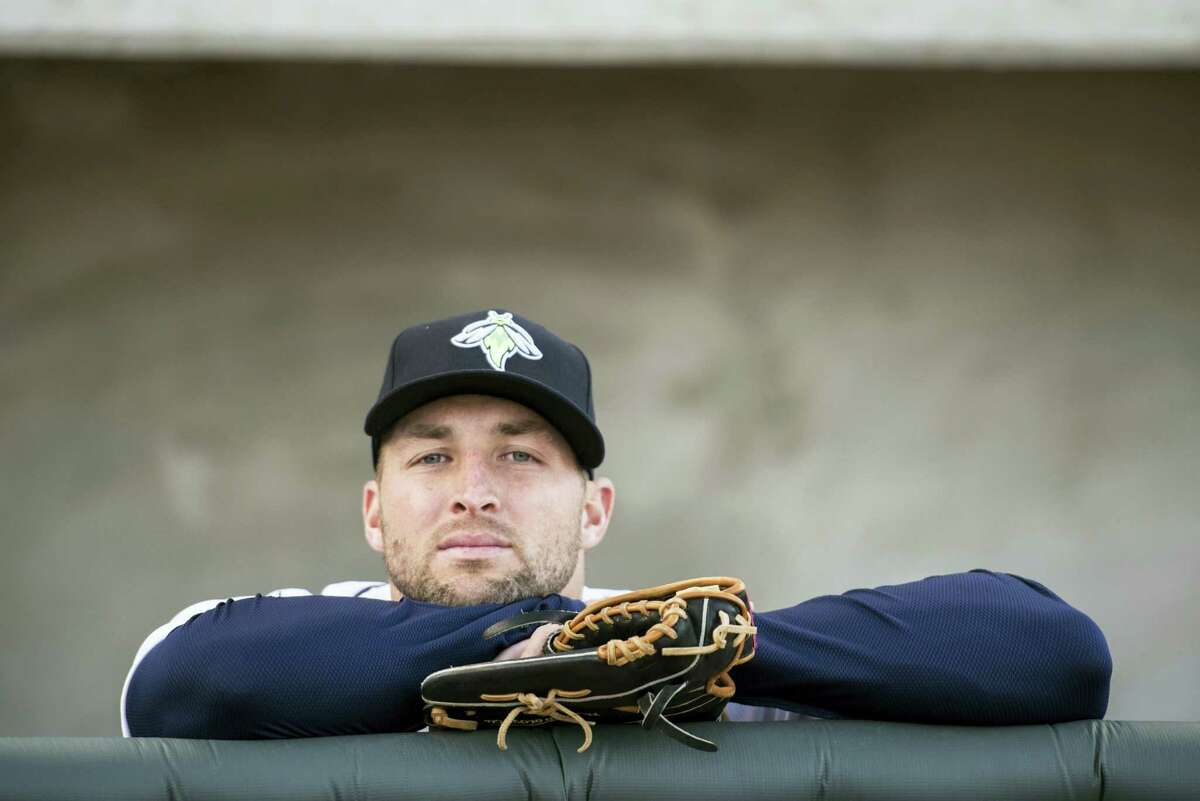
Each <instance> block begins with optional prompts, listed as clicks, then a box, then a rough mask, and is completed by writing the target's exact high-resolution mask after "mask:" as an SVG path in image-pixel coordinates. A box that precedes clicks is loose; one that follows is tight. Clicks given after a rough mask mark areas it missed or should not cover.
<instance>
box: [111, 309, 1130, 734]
mask: <svg viewBox="0 0 1200 801" xmlns="http://www.w3.org/2000/svg"><path fill="white" fill-rule="evenodd" d="M365 428H366V432H367V433H368V434H369V435H370V436H371V443H372V455H373V458H374V462H375V477H374V478H373V479H371V480H370V481H368V482H366V485H365V487H364V489H363V521H364V531H365V535H366V539H367V542H368V544H369V545H370V546H371V547H372V548H373V549H374V550H376V551H378V552H379V553H380V554H382V555H383V561H384V566H385V568H386V572H387V576H388V581H387V582H342V583H340V584H334V585H330V586H329V587H327V588H326V589H325V590H324V592H323V593H322V595H320V596H311V595H309V594H308V593H307V592H306V591H303V590H280V591H277V592H275V593H272V596H271V597H263V596H255V597H253V598H243V599H239V600H236V601H234V600H230V601H227V602H224V603H219V602H216V601H210V602H206V603H204V604H199V605H196V606H194V607H189V608H188V609H185V610H184V611H183V612H181V613H180V614H179V615H177V616H176V617H175V618H174V619H173V620H172V621H170V622H169V623H168V624H166V625H165V626H163V627H161V628H160V629H158V630H157V631H156V632H154V633H153V634H152V635H151V636H150V637H149V638H148V639H147V640H146V642H145V643H144V644H143V645H142V647H141V648H140V649H139V651H138V654H137V657H136V658H135V660H134V665H133V667H132V668H131V670H130V672H129V676H128V678H127V679H126V683H125V689H124V691H123V693H122V713H123V715H122V722H123V729H124V732H125V733H126V734H127V735H145V736H176V737H212V738H257V737H298V736H315V735H332V734H365V733H372V732H386V731H410V730H414V729H417V728H420V727H421V725H422V720H421V699H420V696H419V692H418V688H419V685H420V682H421V680H422V679H423V678H424V677H425V676H426V675H428V674H429V673H432V672H433V671H435V670H439V669H442V668H444V667H448V666H450V665H462V664H469V663H472V662H480V661H485V660H488V659H497V658H518V657H521V656H527V655H532V654H535V653H538V652H539V648H540V644H541V642H542V641H543V640H544V637H545V636H546V633H547V629H545V628H542V629H539V630H538V632H536V633H535V635H534V636H533V637H529V635H528V632H525V633H522V632H520V631H514V632H508V633H506V634H505V635H503V636H502V637H500V638H499V639H498V641H494V640H493V641H485V640H484V639H483V638H482V637H481V633H482V632H483V630H484V629H486V628H487V627H488V626H490V625H491V624H493V623H495V622H497V621H500V620H504V619H507V618H508V617H511V616H512V615H514V614H517V613H520V612H525V611H531V610H534V609H570V610H578V609H580V608H582V606H583V604H584V603H585V602H588V601H591V600H593V599H595V598H599V597H603V596H604V595H605V594H609V593H610V592H612V591H606V590H596V589H591V588H588V587H586V586H585V585H584V580H585V555H586V552H587V551H588V550H590V549H591V548H594V547H596V546H597V545H598V544H600V542H601V541H602V540H603V538H604V534H605V532H606V530H607V528H608V523H609V520H610V518H611V515H612V510H613V503H614V497H615V489H614V487H613V484H612V482H611V481H610V480H609V479H607V478H604V477H600V476H596V475H595V473H594V471H595V468H597V467H598V466H599V465H600V464H601V462H602V461H603V458H604V441H603V438H602V436H601V434H600V431H599V429H598V428H597V426H596V422H595V413H594V410H593V404H592V387H591V370H590V367H589V365H588V362H587V359H586V357H585V356H584V354H583V352H582V351H580V350H579V349H578V348H577V347H575V346H574V345H571V344H570V343H568V342H566V341H564V340H562V339H560V338H559V337H557V336H556V335H554V334H553V333H551V332H550V331H548V330H546V329H545V328H543V327H542V326H540V325H538V324H536V323H534V322H533V321H531V320H528V319H526V318H523V317H519V316H517V315H515V314H513V313H512V312H507V311H496V310H488V311H486V312H482V311H481V312H477V313H472V314H466V315H460V316H457V317H452V318H449V319H445V320H437V321H433V322H430V323H426V324H423V325H418V326H413V327H412V328H409V329H407V330H405V331H403V332H402V333H401V334H400V335H399V336H397V338H396V340H395V342H394V343H393V345H392V349H391V353H390V355H389V358H388V364H387V370H386V372H385V375H384V380H383V386H382V388H381V390H380V394H379V398H378V400H377V401H376V403H375V405H374V406H373V407H372V409H371V410H370V412H369V414H368V415H367V419H366V425H365ZM676 578H683V577H676ZM751 589H753V588H751ZM755 622H756V624H757V626H758V632H759V633H758V642H757V655H756V657H755V659H754V660H752V661H751V662H749V663H747V664H745V665H741V666H739V667H737V668H735V669H734V671H733V674H732V675H733V677H734V679H735V681H736V683H737V686H738V695H737V700H738V701H740V702H741V704H731V705H730V708H729V710H730V713H731V717H732V718H734V719H742V720H749V719H773V718H779V717H796V716H804V715H807V716H818V717H856V718H874V719H880V720H910V721H921V722H937V723H974V724H985V725H997V724H1010V723H1039V722H1057V721H1061V720H1073V719H1080V718H1099V717H1103V715H1104V711H1105V708H1106V707H1107V701H1108V684H1109V677H1110V673H1111V668H1112V665H1111V659H1110V657H1109V654H1108V649H1107V645H1106V644H1105V642H1104V637H1103V635H1102V634H1101V633H1100V631H1099V629H1098V628H1097V627H1096V626H1095V624H1094V623H1093V622H1092V621H1091V620H1090V619H1088V618H1087V616H1086V615H1084V614H1082V613H1081V612H1079V611H1077V610H1075V609H1073V608H1071V607H1070V606H1069V605H1067V604H1066V603H1064V602H1063V601H1062V600H1061V599H1060V598H1058V597H1057V596H1056V595H1054V593H1052V592H1050V591H1049V590H1048V589H1046V588H1045V587H1043V586H1042V585H1040V584H1038V583H1037V582H1034V581H1030V580H1028V579H1023V578H1020V577H1017V576H1011V575H1007V574H1003V573H993V572H990V571H983V570H977V571H971V572H969V573H962V574H951V575H946V576H934V577H930V578H927V579H924V580H923V581H918V582H912V583H908V584H900V585H894V586H887V587H880V588H877V589H874V590H852V591H850V592H847V593H844V594H843V595H839V596H822V597H820V598H813V599H810V600H808V601H805V602H803V603H800V604H797V605H795V606H793V607H789V608H786V609H780V610H776V611H772V612H761V613H759V614H758V615H757V616H756V620H755ZM524 638H528V639H524Z"/></svg>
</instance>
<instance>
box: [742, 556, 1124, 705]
mask: <svg viewBox="0 0 1200 801" xmlns="http://www.w3.org/2000/svg"><path fill="white" fill-rule="evenodd" d="M756 622H757V625H758V632H759V633H758V654H757V656H756V657H755V658H754V659H753V660H752V661H751V662H749V663H747V664H745V665H743V666H741V667H738V668H736V669H735V671H734V672H733V674H732V675H733V677H734V679H735V680H736V682H737V687H738V694H737V701H738V702H740V703H750V704H758V705H762V706H785V707H790V708H794V709H797V710H800V711H810V712H814V713H816V714H821V713H823V712H828V713H832V714H833V715H837V716H842V717H853V718H864V719H873V720H905V721H913V722H928V723H949V724H977V725H1004V724H1020V723H1049V722H1058V721H1064V720H1079V719H1088V718H1101V717H1103V716H1104V712H1105V709H1106V708H1107V706H1108V686H1109V678H1110V675H1111V672H1112V660H1111V657H1110V656H1109V652H1108V646H1107V644H1106V643H1105V640H1104V635H1103V634H1102V633H1101V632H1100V629H1099V628H1098V627H1097V626H1096V624H1095V623H1093V622H1092V621H1091V619H1089V618H1088V617H1087V616H1086V615H1084V614H1083V613H1082V612H1079V611H1078V610H1076V609H1074V608H1072V607H1071V606H1069V605H1068V604H1066V603H1065V602H1064V601H1062V600H1061V599H1059V598H1058V597H1057V596H1055V595H1054V594H1053V593H1051V592H1050V591H1049V590H1047V589H1046V588H1044V587H1042V586H1041V585H1040V584H1037V583H1036V582H1030V581H1028V580H1026V579H1021V578H1019V577H1016V576H1011V575H1008V574H1005V573H991V572H988V571H971V572H969V573H958V574H952V575H948V576H934V577H931V578H927V579H924V580H923V581H917V582H912V583H910V584H900V585H895V586H887V587H879V588H876V589H869V590H851V591H850V592H847V593H844V594H843V595H835V596H822V597H819V598H813V599H812V600H809V601H805V602H804V603H801V604H797V605H796V606H793V607H789V608H786V609H779V610H775V611H772V612H764V613H760V614H758V615H757V616H756Z"/></svg>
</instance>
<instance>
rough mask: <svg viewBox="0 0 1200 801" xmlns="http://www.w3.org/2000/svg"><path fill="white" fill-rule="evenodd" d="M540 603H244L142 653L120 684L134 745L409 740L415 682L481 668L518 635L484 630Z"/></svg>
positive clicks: (552, 605) (544, 604)
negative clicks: (177, 740) (360, 737)
mask: <svg viewBox="0 0 1200 801" xmlns="http://www.w3.org/2000/svg"><path fill="white" fill-rule="evenodd" d="M580 606H581V605H580V604H579V603H578V602H577V601H574V600H571V599H567V598H562V597H561V596H557V595H552V596H548V597H547V598H545V599H531V600H526V601H521V602H518V603H515V604H509V605H507V606H499V605H496V604H486V605H482V606H467V607H445V606H436V605H432V604H422V603H415V602H412V601H404V602H401V603H391V602H386V601H373V600H365V599H359V598H330V597H323V596H309V597H300V598H264V597H261V596H259V597H256V598H247V599H245V600H240V601H231V602H226V603H223V604H221V605H220V606H218V607H217V608H215V609H213V610H211V611H209V612H205V613H204V614H201V615H198V616H196V617H194V618H192V619H191V620H190V621H189V622H188V623H186V624H184V625H182V626H180V627H179V628H177V629H175V630H174V631H172V632H171V633H170V634H169V635H167V637H166V639H164V640H163V641H162V642H160V643H159V644H158V645H156V646H155V647H154V649H153V650H151V651H150V652H149V653H148V654H147V655H146V657H145V658H144V659H143V660H142V662H141V663H140V664H139V665H138V668H137V670H136V671H135V672H134V675H133V677H132V679H131V681H130V684H129V691H128V694H127V697H126V706H125V711H126V719H127V720H128V722H129V729H130V734H132V735H133V736H135V737H139V736H141V737H151V736H153V737H192V738H214V739H257V738H276V737H311V736H323V735H339V734H371V733H378V732H394V731H409V730H412V729H416V728H419V727H420V726H421V725H423V724H422V722H421V698H420V692H419V689H420V684H421V680H422V679H423V678H424V677H425V676H427V675H429V674H430V673H432V672H433V671H435V670H440V669H442V668H445V667H449V666H450V665H454V664H459V665H461V664H468V663H472V662H481V661H486V660H488V659H491V658H492V657H494V656H495V655H496V653H497V651H499V650H500V649H502V648H503V647H505V646H507V645H510V644H512V643H513V642H515V641H516V640H518V639H520V638H521V637H522V636H526V635H528V631H520V630H517V631H513V632H510V633H509V634H507V635H503V636H500V637H497V638H495V639H493V640H488V641H485V640H484V639H483V638H482V632H483V630H484V629H485V628H487V627H488V626H489V625H491V624H492V623H495V622H496V621H498V620H503V619H504V618H506V617H509V616H511V615H514V614H517V613H518V612H521V611H526V610H530V609H535V608H543V609H559V608H569V609H578V608H579V607H580Z"/></svg>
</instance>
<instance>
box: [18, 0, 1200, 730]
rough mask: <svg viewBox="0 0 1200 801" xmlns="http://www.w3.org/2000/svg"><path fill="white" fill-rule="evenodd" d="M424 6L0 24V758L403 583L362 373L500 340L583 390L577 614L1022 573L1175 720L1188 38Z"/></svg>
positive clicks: (1183, 567) (1196, 309)
mask: <svg viewBox="0 0 1200 801" xmlns="http://www.w3.org/2000/svg"><path fill="white" fill-rule="evenodd" d="M424 5H426V4H420V3H412V2H409V3H399V4H397V5H396V6H395V7H392V8H391V10H390V11H384V12H378V13H375V14H368V13H366V12H365V10H364V8H365V7H364V6H363V4H361V3H357V2H355V3H348V4H346V3H343V4H340V5H339V9H332V8H325V7H324V6H322V5H321V4H319V3H315V4H314V3H300V2H297V3H294V4H290V5H284V6H278V7H275V6H273V8H275V12H274V13H273V14H272V13H269V11H268V10H267V9H265V8H258V7H257V6H254V7H238V6H236V5H230V4H222V3H216V4H214V5H212V6H211V7H210V6H205V7H204V8H203V9H192V10H190V11H189V10H188V8H187V7H186V6H183V5H182V4H180V3H177V2H168V3H163V4H153V5H151V6H146V5H145V4H137V3H126V2H96V1H89V2H81V3H75V4H53V3H49V2H46V3H40V2H26V3H17V4H15V5H13V6H12V7H6V8H5V10H4V11H3V12H0V476H2V480H0V509H2V510H3V515H2V517H0V588H2V589H0V592H3V600H4V608H5V614H4V615H3V616H2V620H3V622H2V623H0V631H2V632H3V640H2V642H3V644H2V646H0V735H114V734H119V731H120V722H119V721H120V719H119V715H118V709H117V703H118V697H119V695H120V690H121V684H122V681H123V680H124V676H125V672H126V670H127V669H128V667H129V664H130V662H131V660H132V657H133V654H134V652H135V650H136V649H137V647H138V645H139V644H140V643H141V641H142V639H143V638H144V637H145V636H146V635H147V634H148V633H149V632H150V630H151V629H153V628H155V627H156V626H158V625H159V624H161V623H163V622H165V621H166V620H167V619H169V618H170V617H171V616H172V615H173V614H174V613H175V612H177V611H178V610H179V609H181V608H182V607H184V606H186V605H188V604H190V603H192V602H194V601H198V600H202V599H206V598H223V597H227V596H230V595H237V594H247V593H255V592H266V591H270V590H272V589H275V588H279V587H289V586H295V587H307V588H309V589H311V590H314V591H317V590H319V589H320V588H321V587H322V586H323V585H324V584H326V583H329V582H332V581H337V580H344V579H380V578H382V577H383V570H382V565H381V564H380V563H379V560H378V559H377V557H376V555H375V554H374V552H372V551H370V550H368V548H367V546H366V544H365V543H364V541H363V538H362V528H361V519H360V514H359V507H360V493H361V486H362V483H363V481H365V480H366V479H367V478H368V477H369V476H370V467H371V463H370V449H369V443H368V440H367V438H366V437H365V436H364V435H363V434H362V429H361V426H362V421H363V417H364V416H365V414H366V411H367V409H368V407H369V406H370V404H371V402H372V401H373V399H374V397H375V395H376V392H377V390H378V386H379V381H380V379H381V377H382V371H383V367H384V360H385V357H386V355H387V351H388V346H389V345H390V342H391V339H392V337H393V336H394V335H395V334H396V333H397V332H398V331H399V330H400V329H401V328H403V327H406V326H408V325H410V324H413V323H416V322H421V321H424V320H427V319H432V318H435V317H440V316H445V315H449V314H453V313H458V312H461V311H468V310H472V309H487V308H508V309H513V310H516V311H518V312H520V313H521V314H524V315H527V316H530V317H532V318H533V319H535V320H537V321H539V322H541V323H543V324H545V325H547V326H548V327H550V328H552V329H553V330H555V331H557V332H558V333H560V334H561V335H563V336H564V337H566V338H568V339H570V340H572V341H574V342H576V343H577V344H579V345H580V346H581V347H582V348H583V349H584V350H585V351H586V352H587V353H588V355H589V356H590V358H591V361H592V366H593V371H594V376H595V381H596V385H595V388H596V403H597V410H598V417H599V422H600V426H601V429H602V430H603V431H604V434H605V437H606V439H607V443H608V449H609V457H608V459H607V461H606V462H605V465H604V466H603V468H602V470H601V472H602V473H605V474H607V475H609V476H610V477H611V478H612V479H613V480H614V481H615V483H616V486H617V504H616V513H615V518H614V522H613V525H612V528H611V529H610V533H609V536H608V539H607V541H606V542H605V543H604V544H603V545H602V546H601V548H600V549H599V550H597V551H594V552H593V553H592V555H591V557H590V558H589V563H588V564H589V572H588V583H589V584H592V585H594V586H607V587H634V586H642V585H648V584H654V583H659V582H663V581H667V580H673V579H678V578H681V577H686V576H690V575H703V574H713V573H723V574H730V575H736V576H741V577H744V578H745V579H746V581H747V582H748V585H749V587H750V588H751V592H752V595H753V596H754V597H755V599H756V603H757V605H758V606H759V608H760V609H762V608H774V607H779V606H785V605H790V604H792V603H796V602H798V601H801V600H804V599H806V598H810V597H813V596H817V595H822V594H827V593H840V592H843V591H845V590H848V589H851V588H855V587H869V586H878V585H881V584H890V583H900V582H906V581H913V580H917V579H920V578H923V577H925V576H929V575H935V574H940V573H950V572H958V571H963V570H969V569H971V568H975V567H984V568H989V569H993V570H998V571H1006V572H1012V573H1016V574H1019V575H1023V576H1027V577H1030V578H1033V579H1036V580H1038V581H1041V582H1043V583H1045V584H1046V585H1048V586H1049V587H1050V588H1051V589H1052V590H1054V591H1056V592H1057V593H1058V594H1059V595H1061V596H1062V597H1063V598H1064V599H1065V600H1066V601H1068V602H1069V603H1071V604H1072V605H1074V606H1076V607H1078V608H1080V609H1082V610H1084V611H1085V612H1087V613H1088V614H1090V615H1091V616H1092V618H1093V619H1094V620H1096V622H1097V623H1098V624H1099V625H1100V627H1101V628H1102V629H1103V631H1104V632H1105V634H1106V635H1107V637H1108V641H1109V645H1110V647H1111V649H1112V653H1113V659H1114V675H1113V685H1112V697H1111V703H1110V707H1109V713H1108V717H1109V718H1112V719H1133V720H1197V719H1200V691H1198V690H1197V681H1196V679H1197V676H1198V675H1200V605H1198V601H1200V593H1198V591H1197V575H1198V574H1200V531H1198V529H1197V521H1198V520H1200V492H1197V464H1198V461H1200V402H1198V399H1200V226H1198V224H1197V223H1198V221H1200V73H1198V72H1197V71H1196V69H1195V67H1196V65H1197V64H1198V63H1200V11H1197V10H1196V9H1194V8H1193V7H1191V6H1189V4H1187V3H1182V2H1180V3H1170V2H1160V3H1150V4H1133V3H1130V4H1120V3H1117V4H1108V5H1106V6H1104V7H1103V8H1101V9H1091V10H1088V9H1087V8H1086V7H1085V6H1086V5H1087V4H1082V3H1079V4H1073V3H1066V4H1064V3H1049V2H1046V3H1039V2H1031V3H1025V4H1021V5H1020V7H1021V9H1022V10H1023V11H1022V15H1021V16H1019V17H1012V16H1010V13H1009V12H1006V11H1003V8H1005V6H1004V5H1003V4H1000V3H998V2H996V3H992V4H989V3H983V4H980V6H979V8H978V9H977V10H976V13H979V14H981V15H982V16H981V18H980V19H968V18H966V17H964V16H963V15H962V14H960V13H955V11H954V9H953V7H952V6H951V5H949V4H939V3H933V2H931V3H918V4H915V6H913V7H911V8H909V7H906V8H905V9H904V10H903V11H904V13H903V14H900V13H899V11H897V12H890V11H889V12H881V11H880V10H879V9H877V8H875V9H872V5H873V4H871V3H867V2H848V3H845V4H840V5H839V7H838V8H837V9H832V8H830V7H815V6H814V7H804V8H801V7H799V6H794V4H793V5H785V4H778V5H777V4H768V5H767V6H764V7H761V8H757V9H755V10H754V11H745V12H741V11H739V10H738V7H737V6H736V5H729V4H723V3H716V2H695V3H679V4H676V5H671V4H660V5H656V6H653V7H648V8H639V7H638V6H637V5H636V4H632V3H623V2H618V3H615V4H613V5H611V6H608V7H606V8H605V9H599V10H598V9H592V10H583V9H576V10H575V11H574V12H571V13H567V12H565V11H563V10H562V9H560V10H559V12H560V13H559V14H558V17H556V16H555V15H554V14H551V13H549V12H547V11H546V10H545V8H543V7H542V5H539V4H536V3H517V4H515V5H516V7H519V8H517V10H518V11H521V13H520V14H513V15H512V16H504V17H501V16H499V14H500V13H501V12H500V11H499V10H497V9H495V8H491V7H489V6H487V5H486V4H479V5H478V6H476V5H475V4H471V3H460V4H451V5H450V6H443V7H442V8H441V10H439V11H437V12H434V11H430V10H428V9H426V10H425V13H424V14H421V13H418V12H419V11H420V10H421V8H418V7H422V8H423V7H424ZM506 7H507V6H506ZM539 9H540V10H539ZM356 11H357V12H362V13H357V14H356ZM406 13H407V16H406ZM504 13H506V14H512V9H509V10H508V11H506V12H504ZM881 13H883V14H885V16H883V17H881V16H879V15H880V14H881ZM886 14H895V15H896V16H895V17H894V18H893V17H888V16H886ZM772 15H773V16H772Z"/></svg>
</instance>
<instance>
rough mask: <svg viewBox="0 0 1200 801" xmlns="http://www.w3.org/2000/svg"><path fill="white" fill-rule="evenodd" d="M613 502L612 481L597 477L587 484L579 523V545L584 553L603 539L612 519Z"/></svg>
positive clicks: (613, 490) (614, 497) (614, 496)
mask: <svg viewBox="0 0 1200 801" xmlns="http://www.w3.org/2000/svg"><path fill="white" fill-rule="evenodd" d="M614 500H616V489H615V488H614V487H613V483H612V481H610V480H609V479H607V478H605V477H604V476H599V477H597V478H595V479H593V480H591V481H589V482H587V485H586V488H585V489H584V496H583V511H581V512H580V521H579V537H580V545H582V546H583V549H584V550H585V551H586V550H590V549H592V548H595V547H596V546H597V545H599V544H600V541H601V540H602V539H604V534H605V532H607V531H608V521H609V520H611V519H612V511H613V502H614Z"/></svg>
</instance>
